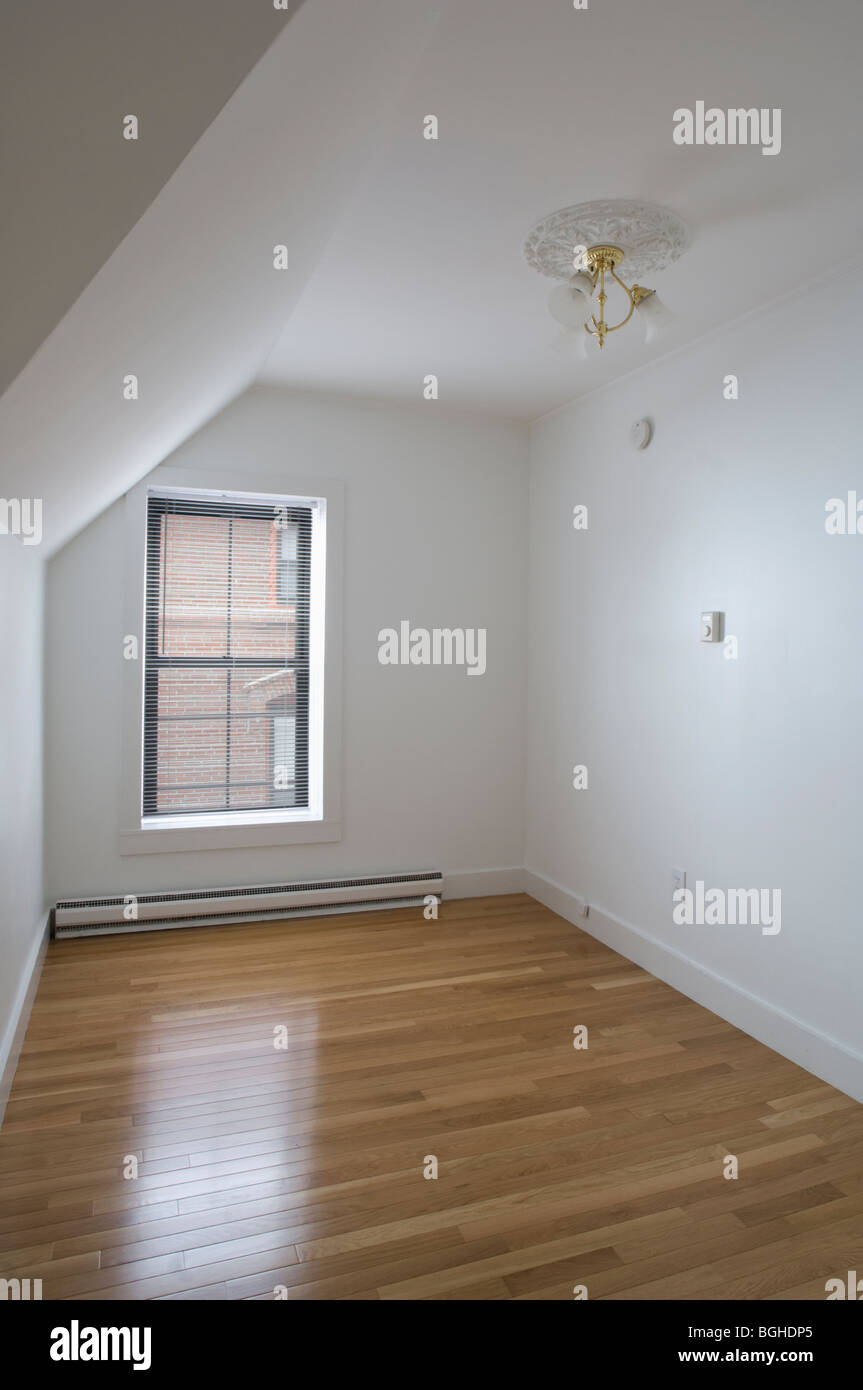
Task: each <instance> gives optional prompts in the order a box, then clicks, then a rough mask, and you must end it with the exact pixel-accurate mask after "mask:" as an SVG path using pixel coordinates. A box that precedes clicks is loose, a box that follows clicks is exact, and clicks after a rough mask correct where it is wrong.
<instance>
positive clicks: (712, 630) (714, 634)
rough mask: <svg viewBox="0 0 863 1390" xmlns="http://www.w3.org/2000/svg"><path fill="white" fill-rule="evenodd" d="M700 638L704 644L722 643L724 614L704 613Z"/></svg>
mask: <svg viewBox="0 0 863 1390" xmlns="http://www.w3.org/2000/svg"><path fill="white" fill-rule="evenodd" d="M699 636H700V638H701V641H702V642H721V640H722V614H721V613H702V615H701V628H700V632H699Z"/></svg>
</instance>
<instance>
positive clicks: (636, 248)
mask: <svg viewBox="0 0 863 1390" xmlns="http://www.w3.org/2000/svg"><path fill="white" fill-rule="evenodd" d="M601 245H605V246H619V247H620V248H621V250H622V251H623V253H624V260H623V269H622V272H621V273H622V274H624V275H625V276H626V278H627V283H629V284H631V283H632V282H633V280H640V279H641V278H642V277H645V276H648V277H649V276H650V275H651V274H653V272H654V271H657V270H664V269H665V267H666V266H667V265H670V264H671V262H672V261H676V260H677V258H678V256H681V255H682V254H683V252H684V251H685V250H686V248H687V246H688V245H689V233H688V232H687V230H686V224H685V223H684V222H683V221H681V219H680V218H679V217H678V216H677V213H676V212H669V210H668V208H660V207H657V206H656V205H655V204H654V203H633V202H630V201H629V200H628V199H626V198H608V199H606V200H605V201H604V202H597V203H576V204H575V205H574V206H573V207H571V208H560V210H559V211H558V212H553V213H551V214H550V215H549V216H548V217H544V218H543V219H542V221H541V222H538V223H537V224H536V226H535V227H534V229H533V231H532V232H531V234H530V236H529V237H528V238H527V241H526V242H525V244H524V258H525V260H526V261H527V263H528V265H532V266H533V268H534V270H538V271H539V272H540V274H541V275H548V276H550V277H551V278H552V279H554V280H569V279H570V277H571V276H572V275H574V274H575V272H576V270H577V269H578V268H579V267H577V266H576V265H575V264H574V257H575V250H576V247H585V248H589V247H591V246H601Z"/></svg>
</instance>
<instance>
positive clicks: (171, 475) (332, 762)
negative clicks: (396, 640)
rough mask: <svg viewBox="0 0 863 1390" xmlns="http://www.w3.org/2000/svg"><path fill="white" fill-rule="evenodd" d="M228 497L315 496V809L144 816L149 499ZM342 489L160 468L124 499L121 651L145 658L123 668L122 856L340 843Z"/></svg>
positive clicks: (328, 482) (325, 482)
mask: <svg viewBox="0 0 863 1390" xmlns="http://www.w3.org/2000/svg"><path fill="white" fill-rule="evenodd" d="M171 491H178V492H186V491H195V492H200V493H201V494H202V495H203V496H208V495H209V497H210V498H212V497H214V496H220V495H223V494H228V495H231V496H239V497H243V498H246V499H251V500H254V501H264V502H268V503H269V502H275V501H290V500H293V501H297V500H299V499H310V498H314V499H317V500H318V501H319V502H320V506H319V507H317V508H315V513H314V520H313V528H314V529H313V535H312V576H311V583H312V614H313V617H312V625H311V630H310V665H311V675H310V685H309V806H308V807H307V808H306V807H302V808H291V807H283V808H278V809H273V810H259V811H235V812H224V811H219V812H217V813H214V814H206V813H201V814H194V815H169V816H165V815H161V816H158V817H145V816H144V815H143V814H142V802H143V767H144V647H145V644H144V631H145V611H146V585H145V573H146V548H147V499H148V497H149V496H150V494H151V493H157V494H162V495H164V494H165V493H166V492H167V493H170V492H171ZM342 513H343V488H342V485H341V483H339V482H337V481H335V480H334V479H330V478H314V479H308V478H294V477H290V478H288V477H272V476H267V477H263V476H261V475H260V474H255V473H248V472H243V473H224V472H221V471H220V472H218V473H210V472H209V470H204V469H197V468H196V469H177V468H166V467H162V468H157V469H155V470H154V472H152V473H151V474H149V475H148V477H147V478H146V479H145V480H144V482H142V483H140V484H139V485H138V486H137V487H135V488H133V489H132V491H131V492H129V493H127V494H126V535H125V541H126V565H125V596H124V609H123V611H124V622H125V628H124V631H123V633H122V634H121V635H120V639H119V640H118V643H117V649H118V654H119V659H120V660H123V652H124V649H125V644H126V639H127V638H128V637H135V638H136V639H137V651H138V656H137V659H135V660H124V661H123V665H124V667H125V668H126V669H125V671H124V677H125V691H124V711H123V739H122V749H121V757H120V766H121V783H122V785H121V816H122V819H121V828H120V832H119V840H120V845H119V848H120V853H121V854H123V855H131V854H170V853H174V852H178V851H184V850H186V851H189V850H191V851H195V850H208V849H244V848H254V847H258V846H267V845H291V844H317V843H324V842H332V841H336V840H340V839H341V763H342V734H341V730H342V714H341V693H342V551H343V531H342Z"/></svg>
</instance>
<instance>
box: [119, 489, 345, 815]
mask: <svg viewBox="0 0 863 1390" xmlns="http://www.w3.org/2000/svg"><path fill="white" fill-rule="evenodd" d="M322 506H323V503H322V502H321V501H320V500H319V499H313V498H296V497H294V498H264V497H247V496H243V495H241V494H233V495H232V494H211V493H206V492H193V491H187V492H164V493H155V492H153V493H150V495H149V496H148V499H147V560H146V595H145V606H146V638H145V663H144V722H143V804H142V812H143V817H144V820H145V822H146V821H149V822H150V823H151V824H152V823H153V821H154V820H156V819H159V818H166V817H190V816H191V817H196V818H197V817H201V816H205V817H207V818H208V819H209V818H211V817H212V818H213V820H212V823H215V822H216V821H217V819H218V818H219V817H226V816H237V815H239V816H240V818H241V819H243V820H245V819H249V818H252V819H253V818H254V816H253V813H259V814H260V813H263V812H267V813H270V814H272V813H273V812H274V811H279V810H280V809H281V810H282V811H283V812H285V813H303V812H305V813H306V815H308V814H309V813H310V812H311V810H312V809H313V805H314V802H315V799H316V798H315V785H314V784H315V781H316V779H317V777H318V769H317V768H316V767H315V760H314V758H313V757H311V756H310V748H312V747H314V746H315V742H316V740H315V738H314V730H313V725H314V723H315V706H314V701H315V699H316V692H319V691H320V690H321V688H322V671H318V672H316V671H315V669H314V661H315V659H316V658H315V656H314V653H315V651H316V650H317V646H318V645H319V644H316V643H315V642H314V640H313V631H314V625H315V623H316V622H319V621H320V620H321V617H322V615H321V614H318V613H316V612H315V597H314V595H315V592H316V590H315V585H314V582H313V573H314V567H315V565H316V564H317V563H318V561H319V559H320V557H319V556H318V555H317V551H318V549H319V546H320V540H319V539H318V536H319V530H318V522H319V519H320V515H321V509H322ZM321 660H322V657H321Z"/></svg>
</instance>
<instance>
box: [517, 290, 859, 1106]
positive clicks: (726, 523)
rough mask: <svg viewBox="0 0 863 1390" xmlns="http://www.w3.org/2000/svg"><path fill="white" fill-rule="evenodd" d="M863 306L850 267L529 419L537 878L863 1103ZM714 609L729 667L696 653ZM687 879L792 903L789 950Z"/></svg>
mask: <svg viewBox="0 0 863 1390" xmlns="http://www.w3.org/2000/svg"><path fill="white" fill-rule="evenodd" d="M825 303H826V304H827V306H828V308H827V312H826V313H825ZM861 313H863V284H861V276H860V274H859V273H857V272H855V274H854V276H853V277H852V279H851V281H850V282H847V283H841V284H840V283H838V282H837V283H836V284H835V285H832V286H826V287H821V288H820V289H818V290H815V291H812V292H810V293H809V294H807V295H805V296H803V295H802V296H800V297H799V298H798V299H796V300H795V301H793V302H786V303H784V304H781V305H777V306H774V307H773V308H772V309H770V310H769V311H767V312H765V313H762V314H759V315H753V316H750V317H749V318H748V319H746V320H745V321H743V322H740V323H738V324H736V325H734V326H732V327H730V328H729V329H727V330H724V331H723V332H722V333H721V334H719V335H716V336H712V337H710V338H707V339H703V340H702V341H701V343H700V344H698V345H696V347H695V348H694V349H693V348H689V349H687V350H686V351H685V352H681V353H678V354H675V355H673V356H670V357H668V358H666V359H665V360H663V361H660V362H658V363H656V364H655V365H653V366H650V367H649V368H647V369H645V370H642V371H640V372H639V373H637V374H633V375H631V376H630V377H629V378H627V379H624V380H623V381H621V382H619V383H617V384H616V385H613V386H611V387H610V388H605V389H603V390H602V391H600V392H596V393H594V394H593V395H591V396H589V397H586V398H585V399H584V400H582V401H581V402H577V403H575V404H573V405H571V406H569V407H567V408H565V409H564V410H562V411H559V412H557V413H555V414H553V415H550V416H547V417H545V418H544V419H542V420H540V421H539V422H537V423H536V424H535V426H534V427H533V430H532V439H531V447H532V467H531V560H530V570H531V578H530V585H531V588H530V608H529V631H530V637H531V640H530V652H531V659H530V681H529V743H528V758H527V766H528V769H529V771H528V792H527V824H526V863H527V866H528V868H529V870H531V871H532V873H533V874H534V875H536V877H535V878H530V877H529V878H528V880H527V881H528V885H529V889H532V890H533V891H537V892H539V893H541V894H544V895H545V897H546V900H547V901H549V902H550V903H551V904H552V905H554V906H556V907H557V908H558V909H559V910H563V911H571V908H572V902H571V899H569V898H568V896H567V893H577V894H580V895H583V896H585V897H587V899H588V900H589V901H590V903H591V904H593V905H594V907H593V908H592V912H591V924H592V929H593V930H596V931H597V932H598V934H600V935H602V934H605V935H606V937H607V939H609V941H611V942H613V944H615V945H616V946H618V947H619V948H620V949H622V950H623V951H624V952H625V953H626V954H627V955H629V956H630V957H632V958H633V959H636V960H639V961H640V962H641V963H643V964H645V965H647V966H648V968H652V969H654V970H656V971H657V973H660V974H663V975H664V976H665V978H669V979H671V980H672V982H673V983H676V984H678V985H680V986H681V987H683V988H684V989H685V990H686V992H688V993H690V994H693V995H694V996H695V997H697V998H700V999H701V1000H702V1002H707V1003H709V1004H710V1005H712V1006H713V1007H714V1008H716V1009H717V1011H719V1012H723V1013H725V1015H726V1016H728V1017H733V1019H734V1021H737V1022H739V1023H741V1024H742V1026H744V1027H746V1028H747V1029H748V1030H749V1031H751V1032H754V1033H756V1034H757V1035H758V1036H762V1037H764V1038H765V1040H767V1041H771V1042H773V1043H774V1044H775V1045H779V1046H780V1047H781V1048H782V1050H785V1051H786V1052H788V1053H789V1055H793V1056H794V1057H795V1060H799V1061H801V1062H803V1064H804V1065H808V1066H810V1067H812V1068H813V1069H814V1070H820V1072H821V1074H824V1072H825V1071H826V1070H829V1071H831V1075H832V1077H833V1079H834V1080H836V1081H837V1083H838V1084H844V1085H845V1086H846V1087H848V1088H849V1089H850V1088H852V1087H853V1088H855V1089H856V1092H857V1093H858V1094H860V1095H861V1098H863V1070H861V1063H863V1058H861V1055H860V1054H861V1050H863V1048H861V1010H860V980H861V978H862V977H863V933H861V912H860V897H859V890H858V886H857V879H858V877H859V865H860V862H861V838H860V837H861V823H863V817H861V811H863V793H861V786H863V778H861V768H863V718H861V694H863V656H861V653H863V535H861V536H828V535H827V534H826V532H825V526H824V521H825V502H826V501H827V499H829V498H831V497H837V496H840V497H844V496H845V494H846V493H847V491H848V490H849V489H850V488H855V487H856V488H858V489H859V492H860V495H861V498H863V465H861V448H860V419H861V416H860V412H859V398H860V382H859V351H858V348H857V342H856V340H857V336H858V334H859V325H860V321H861ZM607 351H611V352H613V351H614V344H613V340H612V341H611V342H610V343H609V344H608V347H607ZM727 373H735V374H737V375H738V377H739V390H740V398H739V400H737V401H726V400H725V399H723V378H724V376H725V375H726V374H727ZM645 415H648V416H650V417H652V418H653V420H654V422H655V437H654V441H653V443H652V444H651V445H650V447H649V448H648V449H647V450H646V451H644V452H638V451H637V450H635V449H633V448H632V446H631V445H630V443H629V441H628V432H629V428H630V426H631V424H632V423H633V422H634V421H636V420H638V419H639V418H641V417H642V416H645ZM577 503H585V504H587V505H588V507H589V529H588V531H587V532H583V531H575V530H574V529H573V526H572V509H573V506H574V505H575V504H577ZM703 609H720V610H724V612H725V614H726V631H727V632H728V633H729V634H733V635H735V636H737V637H738V639H739V659H738V660H737V661H731V660H726V659H724V655H723V648H722V647H720V646H709V645H702V644H700V643H699V642H698V640H697V636H696V634H697V628H698V619H699V615H700V613H701V611H702V610H703ZM577 763H582V764H585V765H587V767H588V769H589V788H588V790H581V791H576V790H574V789H573V786H572V768H573V766H574V764H577ZM672 865H679V866H682V867H683V868H685V869H686V871H687V874H688V883H689V885H690V886H694V883H695V880H696V879H699V878H700V879H702V880H703V881H704V882H705V883H706V884H707V885H708V886H711V887H714V886H715V887H721V888H729V887H762V886H763V887H768V888H781V891H782V930H781V932H780V934H779V935H777V936H773V937H769V936H763V935H761V934H760V932H759V930H758V928H756V927H752V926H725V927H719V926H714V927H708V926H702V927H697V926H691V927H683V926H675V925H673V923H672V921H671V883H670V872H671V866H672ZM552 885H559V886H560V887H562V888H563V889H564V890H567V892H566V893H563V894H560V893H558V892H557V891H556V890H555V889H554V888H553V887H552ZM596 908H600V909H602V913H598V912H597V911H596ZM621 924H626V925H625V926H622V925H621ZM627 927H628V928H634V929H635V930H628V929H627ZM669 953H677V954H675V955H672V954H669ZM681 956H682V957H683V959H682V960H681V959H680V957H681ZM687 962H691V963H693V964H692V965H690V964H688V963H687ZM696 967H698V968H696ZM705 972H707V973H705ZM753 996H754V998H753ZM759 1000H760V1001H762V1002H760V1003H759ZM831 1040H832V1041H831Z"/></svg>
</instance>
